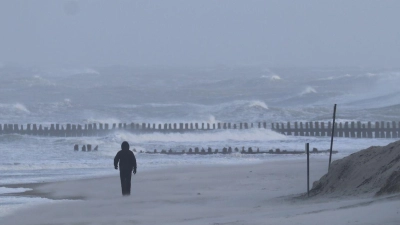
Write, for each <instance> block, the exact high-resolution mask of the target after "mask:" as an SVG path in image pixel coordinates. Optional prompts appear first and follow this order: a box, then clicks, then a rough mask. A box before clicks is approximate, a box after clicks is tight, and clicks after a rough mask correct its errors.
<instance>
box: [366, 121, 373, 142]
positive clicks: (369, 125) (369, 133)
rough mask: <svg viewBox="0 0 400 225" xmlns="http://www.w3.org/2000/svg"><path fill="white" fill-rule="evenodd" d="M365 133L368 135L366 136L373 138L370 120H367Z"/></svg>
mask: <svg viewBox="0 0 400 225" xmlns="http://www.w3.org/2000/svg"><path fill="white" fill-rule="evenodd" d="M367 135H368V138H373V136H372V124H371V121H368V124H367Z"/></svg>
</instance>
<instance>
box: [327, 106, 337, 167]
mask: <svg viewBox="0 0 400 225" xmlns="http://www.w3.org/2000/svg"><path fill="white" fill-rule="evenodd" d="M335 119H336V104H335V106H334V107H333V123H332V134H331V147H330V149H329V165H328V172H329V169H330V168H331V161H332V147H333V135H334V133H335Z"/></svg>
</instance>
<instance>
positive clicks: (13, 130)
mask: <svg viewBox="0 0 400 225" xmlns="http://www.w3.org/2000/svg"><path fill="white" fill-rule="evenodd" d="M254 127H255V126H254V124H253V123H239V124H235V123H179V124H177V123H165V124H158V125H157V124H155V123H153V124H150V123H142V124H139V123H131V124H129V125H128V124H126V123H119V124H116V123H114V124H112V127H111V126H109V124H102V123H99V124H97V123H93V124H85V125H76V124H66V125H65V126H64V125H60V124H51V125H50V126H44V125H37V124H27V125H26V126H24V125H18V124H3V125H2V124H0V135H1V134H27V135H37V136H61V137H76V136H78V137H79V136H100V135H103V134H108V133H109V132H112V131H116V130H128V131H140V132H155V131H158V132H187V131H196V130H215V129H249V128H254ZM257 127H258V128H267V123H266V122H262V123H261V122H259V123H258V126H257Z"/></svg>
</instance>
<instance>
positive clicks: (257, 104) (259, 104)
mask: <svg viewBox="0 0 400 225" xmlns="http://www.w3.org/2000/svg"><path fill="white" fill-rule="evenodd" d="M249 106H250V107H256V108H263V109H268V106H267V104H265V102H263V101H252V102H250V104H249Z"/></svg>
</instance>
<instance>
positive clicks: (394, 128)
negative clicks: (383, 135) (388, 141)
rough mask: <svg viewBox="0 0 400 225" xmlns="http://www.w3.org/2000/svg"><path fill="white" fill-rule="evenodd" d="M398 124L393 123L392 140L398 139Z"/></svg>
mask: <svg viewBox="0 0 400 225" xmlns="http://www.w3.org/2000/svg"><path fill="white" fill-rule="evenodd" d="M398 137H399V136H398V134H397V129H396V122H394V121H392V138H398Z"/></svg>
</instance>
